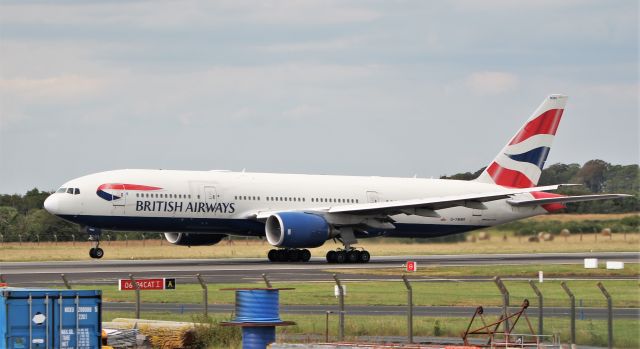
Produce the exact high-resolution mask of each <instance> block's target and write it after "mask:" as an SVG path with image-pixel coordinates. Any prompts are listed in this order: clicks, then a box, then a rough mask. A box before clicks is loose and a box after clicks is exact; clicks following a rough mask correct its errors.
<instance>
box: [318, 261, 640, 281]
mask: <svg viewBox="0 0 640 349" xmlns="http://www.w3.org/2000/svg"><path fill="white" fill-rule="evenodd" d="M598 264H599V268H598V269H585V268H584V267H583V266H582V265H581V264H541V265H497V266H492V267H491V268H487V266H471V265H469V266H461V267H455V266H454V267H451V266H441V265H428V264H427V265H425V264H420V265H419V267H418V270H417V271H415V272H412V273H410V275H409V276H427V277H433V278H438V277H461V276H485V277H493V276H496V275H499V276H501V277H524V278H530V279H536V280H537V279H538V271H542V272H543V274H544V277H546V278H575V277H598V276H601V277H604V276H606V277H615V276H635V277H640V264H638V263H627V264H625V266H624V269H606V268H605V263H603V262H600V263H598ZM327 270H328V271H331V272H334V273H337V274H365V275H397V276H398V277H400V275H402V274H403V273H404V268H402V267H401V266H398V267H397V268H377V269H368V268H362V269H327Z"/></svg>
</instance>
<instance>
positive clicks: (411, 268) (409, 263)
mask: <svg viewBox="0 0 640 349" xmlns="http://www.w3.org/2000/svg"><path fill="white" fill-rule="evenodd" d="M405 268H406V270H407V271H408V272H410V273H411V272H414V271H416V270H418V263H416V262H414V261H407V264H405Z"/></svg>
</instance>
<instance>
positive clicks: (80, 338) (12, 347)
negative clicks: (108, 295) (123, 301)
mask: <svg viewBox="0 0 640 349" xmlns="http://www.w3.org/2000/svg"><path fill="white" fill-rule="evenodd" d="M0 307H1V309H0V348H3V349H4V348H7V349H44V348H46V349H49V348H55V349H94V348H100V346H101V334H102V322H101V320H102V292H101V291H98V290H49V289H29V288H12V287H6V288H0Z"/></svg>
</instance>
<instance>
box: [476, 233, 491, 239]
mask: <svg viewBox="0 0 640 349" xmlns="http://www.w3.org/2000/svg"><path fill="white" fill-rule="evenodd" d="M490 239H491V236H490V235H489V233H487V232H486V231H481V232H479V233H478V240H490Z"/></svg>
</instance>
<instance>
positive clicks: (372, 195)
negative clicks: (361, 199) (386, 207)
mask: <svg viewBox="0 0 640 349" xmlns="http://www.w3.org/2000/svg"><path fill="white" fill-rule="evenodd" d="M380 201H381V200H380V194H379V193H378V192H377V191H372V190H369V191H367V202H370V203H374V202H380Z"/></svg>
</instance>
